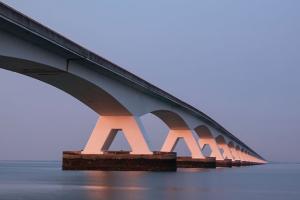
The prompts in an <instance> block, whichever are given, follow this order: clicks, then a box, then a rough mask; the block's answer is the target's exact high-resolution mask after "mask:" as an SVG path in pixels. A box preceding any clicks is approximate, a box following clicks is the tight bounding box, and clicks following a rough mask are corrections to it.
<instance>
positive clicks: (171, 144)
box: [161, 130, 205, 158]
mask: <svg viewBox="0 0 300 200" xmlns="http://www.w3.org/2000/svg"><path fill="white" fill-rule="evenodd" d="M179 139H183V140H184V141H185V143H186V145H187V147H188V148H189V150H190V152H191V154H192V158H205V157H204V156H203V154H202V153H201V150H200V148H199V146H198V144H197V142H196V140H195V138H194V136H193V133H192V131H191V130H170V131H169V133H168V136H167V138H166V140H165V142H164V144H163V147H162V149H161V151H162V152H172V151H173V150H174V149H175V147H176V144H177V142H178V140H179Z"/></svg>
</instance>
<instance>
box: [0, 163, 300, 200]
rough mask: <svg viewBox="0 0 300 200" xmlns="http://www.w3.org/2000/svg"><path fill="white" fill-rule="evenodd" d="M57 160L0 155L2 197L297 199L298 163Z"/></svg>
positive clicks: (8, 199)
mask: <svg viewBox="0 0 300 200" xmlns="http://www.w3.org/2000/svg"><path fill="white" fill-rule="evenodd" d="M60 165H61V164H60V163H59V162H27V161H26V162H23V161H22V162H21V161H14V162H12V161H0V199H1V200H2V199H3V200H16V199H30V200H35V199H38V200H41V199H43V200H48V199H64V200H71V199H72V200H77V199H87V200H94V199H118V200H127V199H130V200H134V199H205V200H207V199H239V200H241V199H243V200H247V199H267V200H271V199H272V200H274V199H275V200H276V199H280V200H282V199H284V200H288V199H295V200H299V199H300V165H299V164H268V165H262V166H251V167H241V168H231V169H230V168H218V169H209V170H196V169H195V170H179V171H178V172H176V173H175V172H168V173H160V172H158V173H157V172H156V173H154V172H97V171H62V170H61V168H60Z"/></svg>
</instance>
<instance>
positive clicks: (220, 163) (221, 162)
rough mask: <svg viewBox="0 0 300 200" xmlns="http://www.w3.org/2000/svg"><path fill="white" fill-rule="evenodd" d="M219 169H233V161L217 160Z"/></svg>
mask: <svg viewBox="0 0 300 200" xmlns="http://www.w3.org/2000/svg"><path fill="white" fill-rule="evenodd" d="M216 166H217V167H232V166H233V165H232V160H231V159H224V160H217V162H216Z"/></svg>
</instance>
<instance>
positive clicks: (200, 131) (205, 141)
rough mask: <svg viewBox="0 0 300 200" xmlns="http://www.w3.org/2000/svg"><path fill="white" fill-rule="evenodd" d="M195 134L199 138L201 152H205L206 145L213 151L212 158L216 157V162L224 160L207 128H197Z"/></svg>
mask: <svg viewBox="0 0 300 200" xmlns="http://www.w3.org/2000/svg"><path fill="white" fill-rule="evenodd" d="M195 132H196V133H197V135H198V136H199V140H198V143H199V146H200V148H201V150H204V148H205V145H209V147H210V149H211V155H210V157H215V158H216V160H224V158H223V156H222V154H221V152H220V149H219V147H218V145H217V143H216V140H215V138H214V137H213V135H212V134H211V132H210V130H209V129H208V128H207V127H206V126H199V127H197V128H195Z"/></svg>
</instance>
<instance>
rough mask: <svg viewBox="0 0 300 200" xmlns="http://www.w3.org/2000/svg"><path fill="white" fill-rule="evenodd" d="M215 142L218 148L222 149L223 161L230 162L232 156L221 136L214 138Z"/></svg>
mask: <svg viewBox="0 0 300 200" xmlns="http://www.w3.org/2000/svg"><path fill="white" fill-rule="evenodd" d="M216 142H217V144H218V146H219V148H221V149H223V152H224V153H223V158H224V159H226V158H227V159H231V160H232V155H231V152H230V149H229V146H228V145H227V143H226V141H225V139H224V137H223V136H221V135H219V136H218V137H216Z"/></svg>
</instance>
